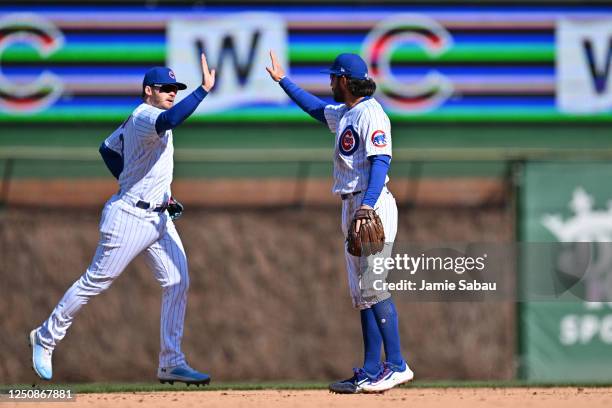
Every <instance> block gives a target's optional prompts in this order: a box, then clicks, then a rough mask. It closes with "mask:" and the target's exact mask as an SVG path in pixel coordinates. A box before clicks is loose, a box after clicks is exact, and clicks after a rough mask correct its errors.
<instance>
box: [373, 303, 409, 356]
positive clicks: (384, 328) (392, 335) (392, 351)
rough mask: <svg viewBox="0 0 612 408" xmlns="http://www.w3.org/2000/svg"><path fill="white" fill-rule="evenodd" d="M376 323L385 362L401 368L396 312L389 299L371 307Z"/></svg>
mask: <svg viewBox="0 0 612 408" xmlns="http://www.w3.org/2000/svg"><path fill="white" fill-rule="evenodd" d="M372 310H373V311H374V315H375V316H376V323H377V324H378V328H379V329H380V333H381V334H382V338H383V344H384V346H385V356H386V361H388V362H389V363H391V364H393V365H397V366H399V367H402V366H403V364H404V359H403V358H402V350H401V348H402V347H401V344H400V336H399V325H398V321H397V310H396V309H395V304H394V303H393V300H392V299H391V298H388V299H385V300H383V301H382V302H378V303H377V304H375V305H374V306H372Z"/></svg>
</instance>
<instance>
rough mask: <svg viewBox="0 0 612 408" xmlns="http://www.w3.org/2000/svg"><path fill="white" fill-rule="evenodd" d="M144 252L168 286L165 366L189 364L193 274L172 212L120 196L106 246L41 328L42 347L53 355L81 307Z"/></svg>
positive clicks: (113, 204)
mask: <svg viewBox="0 0 612 408" xmlns="http://www.w3.org/2000/svg"><path fill="white" fill-rule="evenodd" d="M143 251H144V253H145V255H146V261H147V264H148V265H149V267H150V268H151V269H152V270H153V272H154V274H155V278H156V279H157V280H158V282H159V283H160V284H161V286H162V306H161V323H160V336H161V351H160V354H159V366H160V367H162V368H164V367H173V366H177V365H182V364H184V363H185V356H184V354H183V353H182V352H181V340H182V337H183V323H184V320H185V309H186V307H187V290H188V288H189V275H188V271H187V257H186V255H185V250H184V248H183V244H182V242H181V239H180V237H179V235H178V232H177V231H176V228H175V226H174V223H173V222H172V220H170V217H169V216H168V214H167V213H166V212H163V213H158V212H149V211H147V210H143V209H140V208H138V207H135V206H134V205H132V204H130V203H128V202H126V201H123V200H122V199H120V198H119V197H118V196H113V197H112V198H111V199H110V200H109V201H108V202H107V203H106V205H105V206H104V210H103V211H102V217H101V220H100V241H99V243H98V248H97V249H96V254H95V255H94V258H93V261H92V262H91V265H89V267H88V268H87V271H86V272H85V274H83V276H81V278H80V279H79V280H77V281H76V282H75V283H74V284H73V285H72V286H71V287H70V288H69V289H68V291H67V292H66V293H65V294H64V296H63V297H62V299H61V300H60V301H59V303H58V304H57V306H56V307H55V309H54V310H53V312H52V313H51V315H50V316H49V318H48V319H47V320H46V321H45V322H44V323H43V324H42V326H41V327H40V328H39V329H38V338H39V340H40V342H41V343H42V345H43V346H44V347H46V348H48V349H51V350H53V349H54V348H55V346H56V345H57V343H58V342H59V341H60V340H62V339H63V338H64V336H65V335H66V331H67V330H68V328H69V327H70V325H71V324H72V321H73V319H74V317H75V316H76V314H77V313H78V312H79V310H80V309H81V307H83V305H85V304H86V303H87V302H88V301H89V299H90V298H91V297H93V296H96V295H98V294H100V293H102V292H103V291H104V290H106V289H107V288H108V287H109V286H110V285H111V284H112V283H113V281H114V280H115V279H116V278H117V277H118V276H119V275H121V273H122V272H123V270H124V269H125V267H126V266H127V265H128V264H129V263H130V262H131V261H132V260H133V259H134V258H135V257H136V256H137V255H138V254H140V253H141V252H143Z"/></svg>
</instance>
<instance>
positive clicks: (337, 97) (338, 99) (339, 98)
mask: <svg viewBox="0 0 612 408" xmlns="http://www.w3.org/2000/svg"><path fill="white" fill-rule="evenodd" d="M332 92H333V93H334V101H335V102H340V103H343V102H344V95H342V92H340V89H338V88H337V87H336V88H332Z"/></svg>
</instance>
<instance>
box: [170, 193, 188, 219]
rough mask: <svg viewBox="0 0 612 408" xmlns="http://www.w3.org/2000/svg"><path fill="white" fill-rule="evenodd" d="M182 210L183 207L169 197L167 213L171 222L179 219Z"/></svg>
mask: <svg viewBox="0 0 612 408" xmlns="http://www.w3.org/2000/svg"><path fill="white" fill-rule="evenodd" d="M184 209H185V207H183V204H181V203H179V202H178V201H177V200H176V199H174V197H170V200H168V209H167V211H168V214H169V215H170V219H171V220H172V221H174V220H176V219H178V218H180V216H181V215H182V214H183V210H184Z"/></svg>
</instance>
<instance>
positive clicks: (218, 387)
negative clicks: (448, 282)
mask: <svg viewBox="0 0 612 408" xmlns="http://www.w3.org/2000/svg"><path fill="white" fill-rule="evenodd" d="M327 385H328V383H326V382H253V383H245V382H234V383H232V382H227V383H223V382H222V383H213V384H212V385H210V386H206V387H195V386H190V387H187V386H186V385H182V384H181V385H179V384H175V385H168V384H158V383H90V384H54V383H51V384H48V383H44V384H41V385H36V387H37V388H41V389H70V390H72V391H73V392H75V393H76V394H89V393H117V392H159V391H230V390H240V391H253V390H327ZM31 387H32V384H14V385H2V386H0V393H1V392H3V391H4V392H6V390H9V389H28V388H31ZM405 387H406V388H418V389H425V388H526V387H538V388H540V387H541V388H551V387H612V383H611V382H567V383H564V382H559V383H549V382H530V381H519V380H513V381H415V382H413V383H411V384H410V385H407V386H405Z"/></svg>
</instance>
